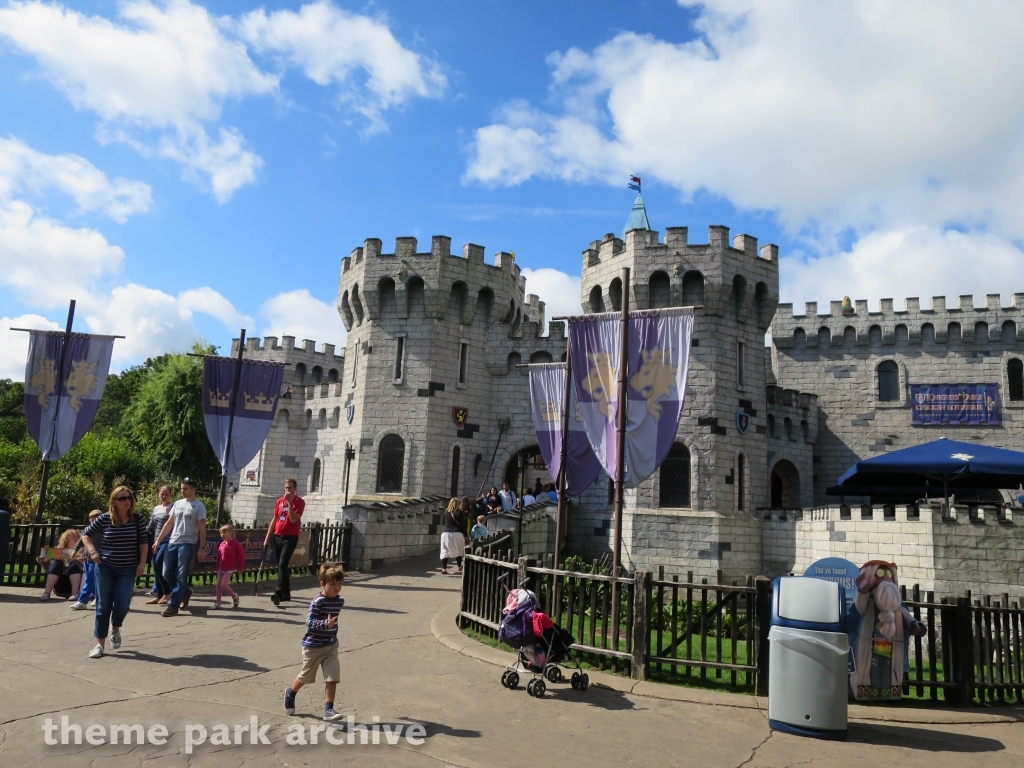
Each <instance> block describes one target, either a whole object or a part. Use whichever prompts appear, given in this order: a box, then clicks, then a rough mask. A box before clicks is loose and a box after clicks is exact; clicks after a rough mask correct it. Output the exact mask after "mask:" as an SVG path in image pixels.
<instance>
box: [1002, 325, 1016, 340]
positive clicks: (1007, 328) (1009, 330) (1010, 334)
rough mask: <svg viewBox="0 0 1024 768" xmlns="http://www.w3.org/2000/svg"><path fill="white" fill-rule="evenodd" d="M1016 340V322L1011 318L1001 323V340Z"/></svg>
mask: <svg viewBox="0 0 1024 768" xmlns="http://www.w3.org/2000/svg"><path fill="white" fill-rule="evenodd" d="M1016 340H1017V324H1016V323H1015V322H1013V320H1007V321H1006V322H1005V323H1003V342H1004V343H1005V342H1007V341H1016Z"/></svg>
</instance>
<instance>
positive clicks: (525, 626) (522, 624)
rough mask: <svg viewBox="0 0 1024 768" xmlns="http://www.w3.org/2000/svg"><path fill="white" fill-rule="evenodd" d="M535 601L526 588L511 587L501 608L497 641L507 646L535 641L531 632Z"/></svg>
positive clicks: (520, 646) (520, 645)
mask: <svg viewBox="0 0 1024 768" xmlns="http://www.w3.org/2000/svg"><path fill="white" fill-rule="evenodd" d="M535 610H537V602H536V599H535V598H534V596H533V593H532V592H530V591H529V590H526V589H513V590H512V591H510V592H509V593H508V600H506V601H505V607H504V608H503V609H502V611H501V612H502V614H503V615H502V619H501V624H500V625H499V627H498V642H500V643H505V645H507V646H508V647H509V648H522V647H523V646H524V645H529V644H530V643H535V642H537V638H536V637H535V636H534V634H533V612H534V611H535Z"/></svg>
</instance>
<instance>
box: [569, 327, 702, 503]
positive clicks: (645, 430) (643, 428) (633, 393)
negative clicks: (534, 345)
mask: <svg viewBox="0 0 1024 768" xmlns="http://www.w3.org/2000/svg"><path fill="white" fill-rule="evenodd" d="M619 321H620V315H619V313H617V312H605V313H601V314H596V315H577V316H575V317H570V318H569V354H570V356H571V359H572V370H573V388H574V391H575V392H576V401H577V406H578V408H579V415H580V418H581V419H582V421H583V425H584V428H585V430H586V433H587V438H588V439H589V440H590V445H591V447H592V448H593V449H594V453H595V454H596V455H597V457H598V459H599V460H600V462H601V466H602V467H604V470H605V472H607V473H608V475H609V476H610V477H616V476H617V470H618V462H619V457H618V455H617V445H616V440H615V430H616V424H617V418H618V409H619V403H618V377H619V365H620V360H619V358H620V356H621V353H620V349H621V333H620V322H619ZM628 328H629V331H628V333H629V339H628V342H629V343H628V348H629V353H628V357H629V360H628V362H627V367H626V371H627V374H626V376H627V378H626V381H627V386H626V400H627V405H626V456H625V469H624V473H623V478H624V483H625V486H626V487H627V488H635V487H636V486H637V485H639V484H640V483H642V482H643V481H644V480H645V479H647V478H648V477H650V476H651V475H652V474H653V473H654V470H656V469H657V468H658V467H659V466H660V465H661V462H662V461H664V459H665V457H666V456H667V455H668V452H669V450H670V449H671V448H672V442H673V441H674V440H675V436H676V430H677V429H678V428H679V420H680V418H681V417H682V414H683V402H684V397H685V393H686V378H687V374H688V372H689V366H690V339H691V337H692V335H693V308H692V307H679V308H673V309H651V310H641V311H637V312H630V313H629V323H628Z"/></svg>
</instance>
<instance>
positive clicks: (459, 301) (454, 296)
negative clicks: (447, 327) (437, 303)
mask: <svg viewBox="0 0 1024 768" xmlns="http://www.w3.org/2000/svg"><path fill="white" fill-rule="evenodd" d="M468 300H469V287H468V286H467V285H466V284H465V283H464V282H462V281H461V280H459V281H457V282H455V283H452V292H451V296H449V298H448V301H449V305H448V311H449V312H451V313H452V315H454V317H455V319H456V320H458V321H459V322H462V321H463V320H464V319H465V318H464V317H463V315H464V314H465V312H466V302H467V301H468Z"/></svg>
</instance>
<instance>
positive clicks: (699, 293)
mask: <svg viewBox="0 0 1024 768" xmlns="http://www.w3.org/2000/svg"><path fill="white" fill-rule="evenodd" d="M703 303H704V275H702V274H701V273H700V272H698V271H697V270H695V269H691V270H690V271H689V272H687V273H686V274H685V275H683V306H684V307H698V306H700V305H702V304H703Z"/></svg>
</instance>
